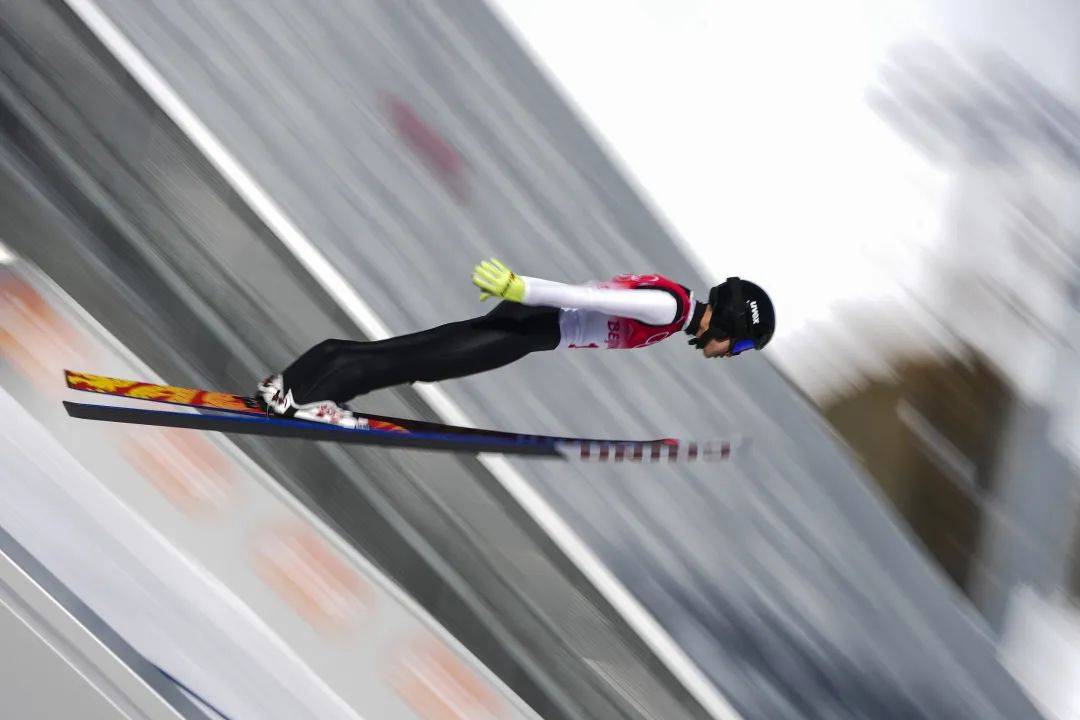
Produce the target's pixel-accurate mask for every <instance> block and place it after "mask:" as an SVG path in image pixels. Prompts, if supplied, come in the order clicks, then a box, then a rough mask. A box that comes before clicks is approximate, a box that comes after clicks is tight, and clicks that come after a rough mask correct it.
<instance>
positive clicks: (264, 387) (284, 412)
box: [256, 375, 367, 429]
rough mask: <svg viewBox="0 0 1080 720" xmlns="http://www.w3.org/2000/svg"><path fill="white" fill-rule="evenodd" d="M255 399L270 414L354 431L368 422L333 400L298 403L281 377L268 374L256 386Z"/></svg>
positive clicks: (365, 425)
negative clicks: (268, 375)
mask: <svg viewBox="0 0 1080 720" xmlns="http://www.w3.org/2000/svg"><path fill="white" fill-rule="evenodd" d="M256 400H257V401H258V403H259V405H260V406H261V407H262V408H263V410H265V411H266V412H267V414H269V415H276V416H278V417H286V418H293V419H295V420H307V421H309V422H318V423H325V424H327V425H336V426H338V427H344V428H350V429H356V428H365V427H367V419H366V418H362V417H360V416H358V415H357V414H356V413H354V412H353V411H351V410H348V409H346V408H343V407H341V406H340V405H338V404H337V403H336V402H334V401H333V400H317V401H315V402H309V403H298V402H296V401H295V400H294V399H293V394H292V390H286V389H285V383H284V381H283V380H282V377H281V375H271V376H270V377H268V378H266V379H265V380H263V381H262V382H261V383H259V387H258V389H257V391H256Z"/></svg>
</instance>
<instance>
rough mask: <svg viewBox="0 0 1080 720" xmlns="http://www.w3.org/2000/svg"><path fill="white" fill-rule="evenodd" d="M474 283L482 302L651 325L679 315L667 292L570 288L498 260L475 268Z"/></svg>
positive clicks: (574, 286)
mask: <svg viewBox="0 0 1080 720" xmlns="http://www.w3.org/2000/svg"><path fill="white" fill-rule="evenodd" d="M472 281H473V284H474V285H476V286H477V287H478V288H480V289H481V290H482V291H483V292H482V293H481V294H480V299H481V300H486V299H487V298H489V297H500V298H503V299H504V300H510V301H512V302H519V303H522V304H523V305H533V306H537V305H540V306H545V307H557V308H573V309H576V310H591V311H595V312H600V313H604V314H605V315H616V316H619V317H629V318H633V319H635V320H640V321H641V322H644V323H648V324H650V325H665V324H667V323H670V322H671V321H672V320H673V319H674V318H675V315H676V313H677V312H678V304H677V303H676V301H675V298H673V297H672V296H671V295H670V294H669V293H666V292H664V291H663V290H645V289H643V290H631V289H626V288H600V287H594V286H591V285H566V284H564V283H558V282H554V281H552V280H543V279H541V278H533V277H525V276H522V275H517V274H515V273H514V272H512V271H511V270H510V268H508V267H506V265H504V264H503V263H501V262H499V261H498V260H496V259H494V258H492V259H491V260H485V261H484V262H482V263H480V264H479V265H477V266H476V267H475V268H473V277H472Z"/></svg>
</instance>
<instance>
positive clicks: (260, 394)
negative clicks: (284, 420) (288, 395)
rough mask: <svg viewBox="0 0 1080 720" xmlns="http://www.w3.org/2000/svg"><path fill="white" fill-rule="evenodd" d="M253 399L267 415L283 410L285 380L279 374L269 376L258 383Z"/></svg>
mask: <svg viewBox="0 0 1080 720" xmlns="http://www.w3.org/2000/svg"><path fill="white" fill-rule="evenodd" d="M255 399H256V400H258V401H259V405H260V406H262V409H263V410H266V411H267V412H268V413H274V414H278V413H280V412H281V411H283V410H284V409H285V380H284V378H282V376H281V374H280V373H278V374H277V375H271V376H270V377H268V378H266V379H265V380H263V381H262V382H261V383H259V387H258V388H256V390H255Z"/></svg>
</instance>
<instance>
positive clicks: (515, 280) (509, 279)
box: [472, 258, 525, 303]
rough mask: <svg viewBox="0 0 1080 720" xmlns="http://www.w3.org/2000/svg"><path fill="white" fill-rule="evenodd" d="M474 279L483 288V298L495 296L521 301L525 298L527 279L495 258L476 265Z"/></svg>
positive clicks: (477, 285) (481, 295) (476, 284)
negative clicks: (523, 278)
mask: <svg viewBox="0 0 1080 720" xmlns="http://www.w3.org/2000/svg"><path fill="white" fill-rule="evenodd" d="M472 281H473V285H475V286H476V287H478V288H480V289H481V290H483V292H482V293H480V299H481V300H487V299H488V298H489V297H492V296H494V297H500V298H503V299H504V300H510V301H511V302H517V303H519V302H521V301H522V300H523V299H525V281H524V280H522V279H521V278H519V277H518V276H517V275H515V274H514V273H512V272H511V271H510V268H508V267H506V266H505V265H503V264H502V263H501V262H499V261H498V260H496V259H495V258H491V260H484V261H483V262H482V263H480V264H479V265H477V266H476V267H474V268H473V276H472Z"/></svg>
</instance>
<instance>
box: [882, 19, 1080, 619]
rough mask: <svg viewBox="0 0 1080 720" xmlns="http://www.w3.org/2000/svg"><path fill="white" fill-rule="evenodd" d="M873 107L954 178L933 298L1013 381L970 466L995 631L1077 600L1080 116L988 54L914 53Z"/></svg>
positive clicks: (977, 593) (978, 577)
mask: <svg viewBox="0 0 1080 720" xmlns="http://www.w3.org/2000/svg"><path fill="white" fill-rule="evenodd" d="M1068 12H1069V13H1070V14H1074V13H1075V9H1074V8H1071V7H1070V8H1068ZM1073 50H1074V48H1054V52H1056V53H1064V54H1065V55H1066V57H1067V58H1069V57H1070V56H1071V53H1072V51H1073ZM876 100H877V105H878V107H879V109H880V110H881V111H882V113H883V115H884V116H885V117H886V118H887V119H888V120H889V121H890V122H891V123H892V124H893V125H894V127H896V128H897V130H898V131H899V132H901V133H902V134H903V135H904V136H905V137H907V138H908V139H909V140H910V141H911V142H912V144H913V145H914V146H915V147H916V148H918V149H919V150H920V151H921V152H923V153H924V154H925V155H926V156H927V157H928V158H929V159H931V160H932V161H934V162H936V163H937V164H938V165H939V166H941V167H943V168H944V169H946V170H947V171H948V172H949V173H950V175H951V176H952V177H954V182H953V188H954V189H953V191H952V197H951V201H950V208H949V211H948V216H947V218H946V222H945V227H944V229H943V230H942V235H943V240H944V242H943V248H942V250H941V251H940V257H938V258H936V262H937V265H936V266H935V267H934V268H933V269H932V272H933V273H934V277H933V286H934V287H933V288H932V291H931V294H929V296H928V297H927V298H926V301H927V303H928V304H929V305H935V306H937V307H940V308H942V310H941V311H939V313H937V314H938V316H939V318H940V320H941V322H942V323H943V325H945V326H946V327H948V329H949V330H950V332H952V333H954V334H955V335H956V336H957V337H959V338H961V339H962V341H963V342H964V343H966V344H967V345H968V346H969V347H970V348H972V349H973V351H974V352H976V353H980V354H981V355H982V356H983V357H985V358H986V360H987V362H988V363H990V364H992V365H993V366H994V367H995V368H996V369H997V372H999V373H1000V375H1001V376H1002V377H1003V378H1004V381H1005V382H1007V383H1008V385H1009V387H1010V395H1011V402H1010V406H1009V407H1008V409H1007V415H1006V417H1007V423H1006V424H1005V433H1004V436H1003V437H1002V439H1001V442H1000V444H999V445H998V446H997V447H993V448H988V452H987V453H986V454H985V456H984V457H981V458H973V460H977V461H978V462H979V464H980V465H982V466H984V475H985V476H986V478H985V479H986V482H985V483H984V486H983V487H982V488H981V492H980V493H979V494H978V496H977V498H976V505H977V509H976V512H977V515H978V517H977V522H978V525H979V542H978V547H977V548H976V549H975V550H974V553H973V555H974V557H972V558H971V559H970V563H971V566H972V571H971V574H970V580H969V582H967V583H965V586H966V587H965V589H966V590H967V592H969V594H970V595H971V596H972V598H973V599H974V601H975V602H976V604H977V605H978V607H979V609H980V611H981V612H982V613H983V614H984V616H985V617H986V618H987V620H988V621H989V622H990V624H991V626H992V627H993V628H994V630H995V631H996V632H999V633H1000V632H1001V631H1002V630H1003V626H1004V623H1005V620H1006V616H1007V611H1008V607H1009V604H1010V602H1011V600H1012V597H1013V595H1014V594H1015V593H1016V592H1017V591H1018V590H1019V589H1020V588H1024V587H1026V588H1030V589H1032V590H1035V591H1036V592H1037V593H1038V594H1039V595H1041V596H1043V597H1047V596H1051V595H1054V594H1057V593H1061V592H1065V593H1066V594H1070V595H1072V596H1073V597H1074V598H1077V597H1080V582H1078V581H1080V425H1078V424H1077V419H1078V417H1080V416H1078V414H1077V410H1076V408H1077V406H1078V404H1080V292H1078V288H1080V205H1078V204H1077V202H1076V197H1077V192H1078V191H1080V109H1078V108H1077V106H1076V105H1075V99H1074V98H1070V97H1068V95H1067V94H1065V93H1061V92H1055V91H1054V90H1053V89H1051V87H1049V86H1047V85H1046V84H1044V83H1043V82H1041V81H1040V79H1039V78H1038V77H1037V76H1036V75H1034V74H1033V73H1032V71H1029V70H1028V69H1026V68H1025V67H1024V66H1023V65H1021V64H1020V63H1019V62H1018V61H1017V60H1015V59H1013V58H1012V57H1010V56H1009V55H1008V54H1007V49H1002V48H993V47H992V46H987V47H981V46H979V45H977V44H976V45H975V47H974V49H970V50H968V52H966V53H958V52H950V51H949V50H946V49H944V48H941V47H936V46H919V47H916V48H908V49H906V52H905V53H904V54H902V55H899V56H898V57H897V58H896V61H895V62H894V63H893V65H892V66H891V67H890V68H888V70H887V72H886V73H885V76H884V87H883V88H882V91H881V92H880V93H879V94H878V95H877V97H876Z"/></svg>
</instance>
